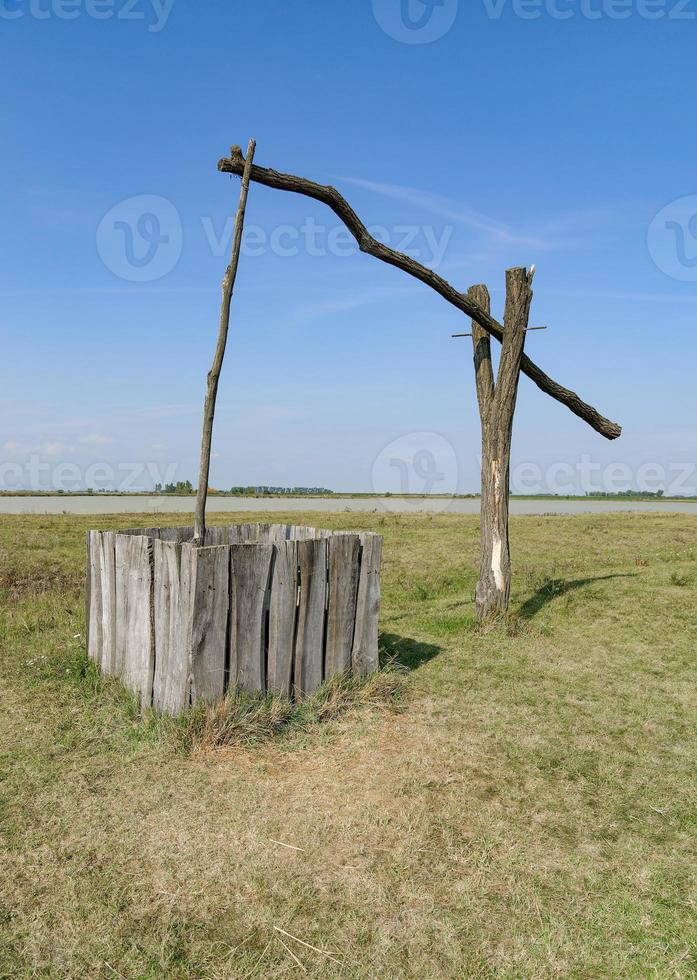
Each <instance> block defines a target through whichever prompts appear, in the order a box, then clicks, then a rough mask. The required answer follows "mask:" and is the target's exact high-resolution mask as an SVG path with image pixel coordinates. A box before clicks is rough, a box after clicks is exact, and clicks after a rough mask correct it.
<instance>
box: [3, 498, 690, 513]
mask: <svg viewBox="0 0 697 980" xmlns="http://www.w3.org/2000/svg"><path fill="white" fill-rule="evenodd" d="M194 503H195V498H194V497H175V496H164V497H161V496H156V495H154V494H153V495H152V496H145V495H144V496H142V497H119V496H108V495H106V494H105V495H101V494H96V495H89V496H88V495H85V496H84V497H78V496H74V497H73V496H70V497H64V496H61V495H59V494H56V495H55V496H46V497H2V496H0V514H64V513H65V514H178V513H193V511H194ZM311 510H314V511H334V512H341V511H357V512H362V513H371V512H378V513H399V514H478V513H479V500H478V499H464V500H452V499H447V498H437V497H434V498H430V499H429V498H421V499H416V498H414V499H412V498H408V497H406V498H405V497H341V496H339V495H338V494H337V495H336V496H333V497H312V498H299V497H288V498H283V497H217V496H212V497H209V498H208V513H209V514H221V513H229V512H231V511H250V512H254V511H311ZM615 511H644V512H649V513H659V514H694V515H697V501H687V500H686V501H670V500H650V501H638V500H590V499H589V500H561V499H559V500H515V499H514V500H512V501H511V513H512V514H603V513H609V512H615Z"/></svg>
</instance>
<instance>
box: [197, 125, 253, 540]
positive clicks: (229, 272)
mask: <svg viewBox="0 0 697 980" xmlns="http://www.w3.org/2000/svg"><path fill="white" fill-rule="evenodd" d="M255 148H256V142H255V141H254V140H250V141H249V146H248V147H247V161H246V163H245V165H244V168H243V175H242V187H241V189H240V201H239V204H238V206H237V214H236V215H235V230H234V233H233V236H232V256H231V258H230V265H229V266H228V267H227V269H226V270H225V275H224V277H223V285H222V290H223V300H222V305H221V308H220V323H219V325H218V342H217V344H216V347H215V354H214V356H213V364H212V366H211V369H210V371H209V372H208V379H207V385H206V400H205V403H204V406H203V435H202V437H201V463H200V469H199V475H198V493H197V494H196V514H195V517H194V541H195V542H196V543H197V544H203V543H204V538H205V534H206V498H207V496H208V475H209V472H210V468H211V441H212V439H213V416H214V415H215V400H216V397H217V395H218V379H219V378H220V369H221V368H222V366H223V358H224V357H225V346H226V344H227V335H228V328H229V326H230V304H231V302H232V291H233V289H234V288H235V279H236V277H237V266H238V265H239V261H240V248H241V245H242V228H243V226H244V212H245V209H246V207H247V195H248V193H249V176H250V173H251V170H252V161H253V160H254V150H255Z"/></svg>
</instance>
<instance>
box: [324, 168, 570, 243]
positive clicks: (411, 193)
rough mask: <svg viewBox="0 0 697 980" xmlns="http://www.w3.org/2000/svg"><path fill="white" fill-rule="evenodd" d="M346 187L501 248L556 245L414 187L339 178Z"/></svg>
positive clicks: (441, 196)
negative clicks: (444, 221) (380, 197)
mask: <svg viewBox="0 0 697 980" xmlns="http://www.w3.org/2000/svg"><path fill="white" fill-rule="evenodd" d="M340 179H341V180H343V181H344V182H345V183H347V184H352V185H353V186H354V187H360V188H362V189H363V190H367V191H372V192H373V193H375V194H382V195H383V196H384V197H390V198H393V199H394V200H397V201H403V202H404V203H405V204H408V205H410V206H411V207H415V208H422V209H423V210H425V211H429V212H430V213H431V214H435V215H438V217H440V218H446V219H447V220H448V221H454V222H456V223H457V224H460V225H464V226H465V227H467V228H471V229H472V230H473V231H477V232H480V233H481V234H483V235H486V236H487V237H489V238H491V239H493V240H495V241H497V242H499V243H500V244H502V245H526V246H530V247H532V248H553V247H555V246H556V245H557V244H559V243H557V242H551V241H548V240H546V239H545V238H540V237H538V236H536V235H528V234H520V233H519V232H516V231H514V229H513V228H511V227H510V225H507V224H505V223H504V222H502V221H498V220H497V219H496V218H491V217H489V216H488V215H485V214H482V213H481V212H479V211H475V210H473V209H472V208H469V207H467V206H466V205H464V204H462V203H461V202H459V201H456V200H453V199H452V198H449V197H445V196H443V195H442V194H434V193H432V192H431V191H422V190H419V189H418V188H415V187H404V186H402V185H401V184H384V183H380V182H378V181H374V180H362V179H361V178H358V177H341V178H340Z"/></svg>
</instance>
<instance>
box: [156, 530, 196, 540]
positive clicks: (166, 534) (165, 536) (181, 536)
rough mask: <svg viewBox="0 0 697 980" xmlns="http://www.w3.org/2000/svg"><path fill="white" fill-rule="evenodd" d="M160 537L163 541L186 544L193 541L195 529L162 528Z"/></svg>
mask: <svg viewBox="0 0 697 980" xmlns="http://www.w3.org/2000/svg"><path fill="white" fill-rule="evenodd" d="M159 536H160V539H161V540H162V541H173V542H174V543H175V544H184V543H185V542H188V541H192V540H193V537H194V529H193V527H162V528H160V535H159Z"/></svg>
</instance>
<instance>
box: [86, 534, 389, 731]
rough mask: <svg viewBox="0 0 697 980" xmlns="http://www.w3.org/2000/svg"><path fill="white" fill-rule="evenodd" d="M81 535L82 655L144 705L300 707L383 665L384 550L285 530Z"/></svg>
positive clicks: (361, 537)
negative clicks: (236, 694) (287, 700)
mask: <svg viewBox="0 0 697 980" xmlns="http://www.w3.org/2000/svg"><path fill="white" fill-rule="evenodd" d="M192 539H193V528H191V527H181V528H136V529H134V530H126V531H89V532H88V535H87V554H88V563H87V649H88V653H89V656H90V658H91V659H92V660H94V662H95V663H96V664H97V665H98V666H99V667H100V669H101V670H102V672H103V673H105V674H111V675H114V676H116V677H119V678H120V679H121V680H122V682H123V683H124V685H125V686H126V687H128V688H129V689H130V690H132V691H134V692H136V693H138V694H139V695H140V698H141V704H142V705H143V707H149V706H151V705H152V707H154V708H155V709H156V710H158V711H162V712H166V713H167V714H172V715H178V714H181V713H182V712H183V711H185V710H186V709H187V708H188V707H189V706H190V705H192V704H195V703H196V702H198V701H208V702H212V701H217V700H218V699H220V698H222V697H223V696H224V695H225V693H226V691H227V690H228V689H229V688H230V687H232V688H233V689H234V688H238V689H240V690H243V691H247V692H268V693H269V694H280V695H286V696H292V697H295V698H297V699H300V698H302V697H304V696H306V695H308V694H311V693H312V692H313V691H315V690H316V689H317V688H318V687H319V686H320V685H321V684H322V683H323V682H324V681H326V680H328V679H329V678H331V677H334V676H335V675H337V674H342V673H345V672H347V671H354V672H356V673H358V674H369V673H372V672H373V671H375V670H377V667H378V613H379V609H380V557H381V551H382V538H381V537H380V536H379V535H377V534H371V533H369V532H361V533H356V534H353V533H348V532H344V531H324V530H318V529H316V528H308V527H296V526H293V525H288V524H242V525H235V526H233V527H211V528H208V529H207V530H206V536H205V544H204V546H203V547H198V546H196V545H194V544H193V543H192Z"/></svg>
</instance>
